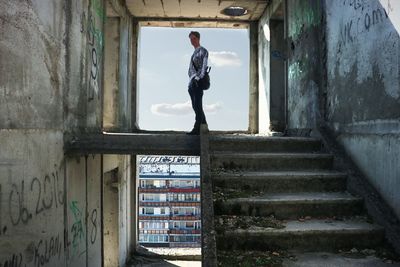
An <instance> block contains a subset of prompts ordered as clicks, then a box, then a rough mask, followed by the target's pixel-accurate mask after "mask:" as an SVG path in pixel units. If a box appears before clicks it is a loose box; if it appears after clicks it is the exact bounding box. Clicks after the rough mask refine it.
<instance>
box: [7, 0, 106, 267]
mask: <svg viewBox="0 0 400 267" xmlns="http://www.w3.org/2000/svg"><path fill="white" fill-rule="evenodd" d="M103 10H104V8H103V6H102V1H100V0H90V1H89V0H88V1H85V0H82V1H78V0H75V1H62V0H51V1H50V0H43V1H0V95H1V98H0V101H1V104H0V147H1V149H0V168H1V169H2V170H1V172H0V229H1V230H0V266H27V267H29V266H100V263H101V260H102V258H101V228H100V227H101V224H100V209H101V206H100V193H101V186H100V179H101V157H100V156H96V157H93V156H91V157H88V158H87V159H85V158H80V159H78V161H77V160H76V159H67V158H65V156H64V151H63V146H64V134H65V133H71V132H77V131H79V130H89V131H94V130H96V131H98V130H99V129H100V127H101V117H102V114H101V106H102V105H101V103H102V101H101V92H102V83H101V81H102V78H101V77H102V74H101V70H102V55H101V53H102V50H103V41H102V38H103V37H102V28H103V26H102V25H103V20H104V11H103Z"/></svg>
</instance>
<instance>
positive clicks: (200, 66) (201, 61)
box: [188, 46, 208, 83]
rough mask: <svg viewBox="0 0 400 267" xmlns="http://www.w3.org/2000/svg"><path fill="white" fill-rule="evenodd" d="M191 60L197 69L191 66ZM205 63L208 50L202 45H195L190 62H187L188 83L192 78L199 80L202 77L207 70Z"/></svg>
mask: <svg viewBox="0 0 400 267" xmlns="http://www.w3.org/2000/svg"><path fill="white" fill-rule="evenodd" d="M193 62H194V64H195V65H196V68H197V71H196V69H195V68H194V66H193ZM207 63H208V51H207V49H205V48H204V47H202V46H199V47H197V48H196V49H195V50H194V52H193V55H192V57H191V59H190V64H189V71H188V75H189V83H190V81H191V80H192V79H193V78H196V80H199V79H201V78H203V77H204V75H205V74H206V70H207Z"/></svg>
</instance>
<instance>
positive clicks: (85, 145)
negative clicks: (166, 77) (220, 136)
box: [64, 133, 200, 155]
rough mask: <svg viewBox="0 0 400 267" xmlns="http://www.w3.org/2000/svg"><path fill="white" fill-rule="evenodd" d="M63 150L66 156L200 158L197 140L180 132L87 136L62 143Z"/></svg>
mask: <svg viewBox="0 0 400 267" xmlns="http://www.w3.org/2000/svg"><path fill="white" fill-rule="evenodd" d="M64 151H65V153H66V154H68V155H73V154H81V155H82V154H131V155H140V154H143V155H200V138H199V137H198V136H188V135H185V134H179V133H175V134H161V133H160V134H142V133H134V134H129V133H104V134H101V133H92V134H89V133H88V134H83V135H80V136H75V137H74V138H72V139H71V141H69V142H68V143H65V145H64Z"/></svg>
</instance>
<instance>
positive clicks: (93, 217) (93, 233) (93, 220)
mask: <svg viewBox="0 0 400 267" xmlns="http://www.w3.org/2000/svg"><path fill="white" fill-rule="evenodd" d="M90 221H91V223H92V230H91V232H90V242H91V243H92V244H94V243H95V242H96V238H97V209H93V210H92V214H91V216H90Z"/></svg>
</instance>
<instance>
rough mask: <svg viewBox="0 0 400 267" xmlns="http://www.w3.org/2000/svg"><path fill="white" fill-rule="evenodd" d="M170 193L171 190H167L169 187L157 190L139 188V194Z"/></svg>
mask: <svg viewBox="0 0 400 267" xmlns="http://www.w3.org/2000/svg"><path fill="white" fill-rule="evenodd" d="M168 192H169V188H167V187H162V188H156V187H154V188H152V187H148V188H141V187H139V193H168Z"/></svg>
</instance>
